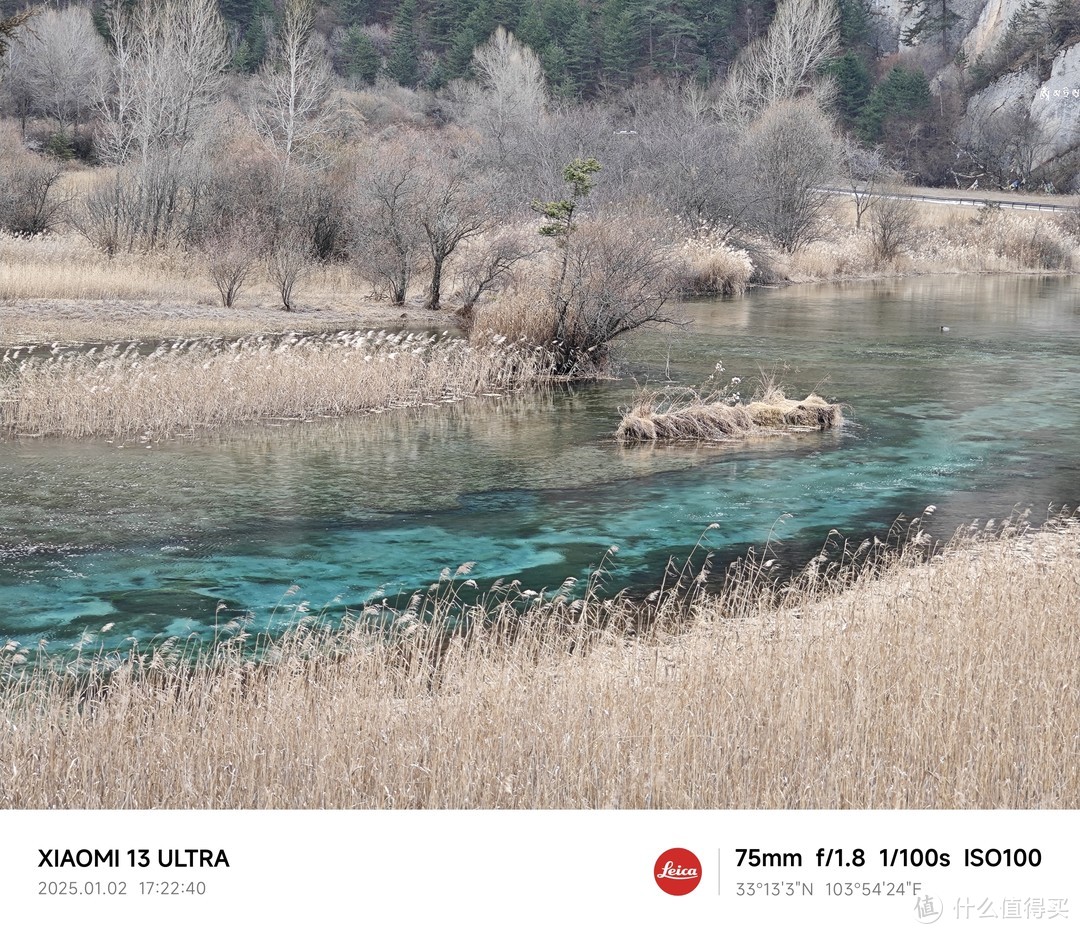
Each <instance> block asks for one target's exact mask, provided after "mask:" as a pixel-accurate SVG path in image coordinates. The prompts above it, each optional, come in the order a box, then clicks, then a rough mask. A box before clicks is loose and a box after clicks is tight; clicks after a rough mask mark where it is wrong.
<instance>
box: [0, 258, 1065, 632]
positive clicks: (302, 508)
mask: <svg viewBox="0 0 1080 934" xmlns="http://www.w3.org/2000/svg"><path fill="white" fill-rule="evenodd" d="M679 313H680V315H681V316H682V317H684V318H685V319H686V320H687V322H688V324H687V326H686V327H685V328H683V329H673V330H669V331H665V332H662V333H653V334H650V335H648V336H644V337H642V338H640V339H638V340H636V341H635V342H633V343H630V344H628V345H625V346H624V347H623V350H622V353H623V356H624V357H625V359H626V361H627V363H626V365H625V372H626V377H625V378H624V379H621V380H617V381H611V382H604V383H601V384H599V385H595V386H589V387H585V388H578V389H574V390H567V391H559V392H554V393H548V394H543V395H538V396H527V397H516V398H505V399H494V400H482V401H478V402H475V403H471V404H468V405H465V406H460V407H455V408H440V409H433V408H427V409H421V410H419V411H414V412H397V413H388V414H386V415H381V416H371V417H366V418H356V419H349V420H320V421H317V422H310V423H293V424H288V425H284V426H276V427H256V428H250V429H246V430H244V431H243V432H240V433H239V434H234V435H232V436H230V437H228V438H223V439H216V440H215V439H204V440H202V441H185V442H176V443H166V444H155V445H153V446H151V447H142V446H139V445H138V444H127V445H120V444H108V443H103V442H100V443H99V442H92V443H87V442H79V443H72V442H65V441H55V440H34V439H24V440H6V441H0V600H2V605H3V606H4V608H5V614H4V617H3V619H2V620H0V638H4V637H8V638H15V639H18V640H20V641H22V642H24V643H25V642H30V641H33V640H36V639H38V638H41V637H45V638H47V639H49V640H50V641H51V642H52V644H53V647H54V648H61V647H63V646H64V645H65V644H69V643H71V642H73V641H75V640H78V639H79V637H80V636H82V634H83V633H84V632H86V631H88V630H89V631H92V632H97V631H99V630H100V628H101V627H102V626H103V625H105V624H107V623H113V624H114V626H113V628H112V629H111V631H110V632H109V635H108V638H107V640H106V641H108V642H110V643H112V644H119V643H120V642H122V640H123V639H125V638H127V637H130V636H134V637H136V638H137V639H139V640H140V641H143V640H147V639H149V638H152V637H154V636H160V635H163V634H165V635H176V636H181V637H183V636H188V635H190V634H192V633H195V634H206V633H208V632H210V631H212V627H213V625H214V623H215V621H217V622H226V621H228V620H230V619H232V618H233V617H235V616H236V615H238V614H242V613H251V614H253V615H254V618H255V624H256V625H272V624H274V623H281V622H284V621H287V620H288V619H289V618H290V617H291V616H292V614H293V610H294V607H295V606H296V605H297V604H299V603H300V602H301V601H305V602H306V603H307V604H308V605H309V606H310V607H311V608H312V609H313V610H319V609H321V608H323V607H330V608H332V609H334V611H335V612H337V611H338V610H340V609H341V608H344V607H356V606H358V605H360V604H362V603H363V602H364V601H366V600H370V599H373V598H379V597H381V596H382V595H383V594H386V595H394V594H396V593H398V592H400V591H402V590H411V589H413V588H416V587H422V586H424V585H426V584H427V583H429V582H431V581H433V580H435V579H437V578H438V576H439V573H440V571H441V569H442V568H444V567H449V568H450V569H451V570H454V569H455V568H457V566H458V565H460V564H463V563H465V562H474V566H473V568H472V570H471V571H470V576H472V577H474V578H475V579H476V580H477V581H478V582H480V583H481V585H483V584H484V582H488V581H492V580H494V579H496V578H499V577H505V578H507V579H514V578H516V579H519V580H520V581H521V582H522V586H524V587H532V588H534V589H537V590H539V589H541V588H543V587H548V588H553V587H557V586H558V585H559V584H561V583H562V581H563V580H564V579H565V578H566V577H569V576H573V577H578V578H582V577H584V576H585V575H586V574H588V572H589V570H590V569H591V568H594V567H595V566H596V565H597V563H598V562H599V561H600V560H601V559H602V558H603V556H604V553H605V551H606V550H607V549H608V547H609V546H611V545H616V546H618V549H619V550H618V553H617V555H616V556H615V559H614V560H615V563H614V566H613V578H612V584H611V586H612V587H619V586H630V587H635V588H641V589H645V588H648V587H650V586H651V585H652V584H654V583H655V582H656V581H657V580H658V579H659V576H660V575H661V573H662V571H663V568H664V565H665V563H666V561H667V559H668V557H669V556H671V555H675V556H683V555H685V554H686V553H688V552H689V551H690V549H691V548H692V547H693V546H694V544H695V542H696V541H697V540H698V538H699V537H700V536H701V535H702V533H703V532H705V530H706V527H707V526H709V525H710V524H711V523H717V524H718V527H717V528H715V529H712V530H710V531H708V533H707V538H706V541H707V544H708V547H709V548H711V549H712V550H713V551H714V552H716V553H717V556H718V562H723V561H726V560H727V559H729V558H731V557H734V556H735V555H737V554H739V553H741V552H743V551H745V550H746V548H747V547H749V546H751V545H756V546H760V545H761V544H762V543H763V542H764V541H765V540H766V539H767V538H769V537H770V536H771V537H772V538H773V540H774V541H776V542H777V547H778V551H779V553H780V554H781V555H782V556H784V557H785V558H786V559H787V560H789V561H791V562H793V563H798V562H800V561H802V560H805V558H806V557H808V556H809V554H810V553H811V551H812V550H815V549H816V548H817V547H818V546H819V545H820V544H821V542H822V541H823V540H824V538H825V537H826V535H827V534H828V533H829V531H830V529H834V528H835V529H838V530H840V531H841V532H842V533H843V534H845V535H847V536H850V537H851V538H853V539H855V540H861V538H863V537H864V536H867V535H871V534H878V535H884V533H885V532H886V530H887V529H888V527H889V525H890V524H891V522H892V520H894V519H895V518H896V517H897V516H898V515H899V514H901V513H904V514H907V515H916V514H918V513H920V512H921V511H922V509H923V508H924V507H925V506H927V505H928V504H934V505H936V506H937V507H938V512H937V514H936V516H935V522H936V527H937V529H938V530H939V531H940V532H942V533H943V534H947V533H948V532H949V531H951V530H952V529H953V528H955V527H956V526H958V525H960V524H963V523H966V522H968V521H970V520H971V519H973V518H976V517H981V518H984V519H985V518H991V517H993V518H1002V517H1005V516H1007V515H1008V514H1009V513H1010V512H1011V511H1012V510H1013V507H1014V506H1020V507H1028V506H1030V507H1031V508H1032V510H1033V514H1034V516H1035V517H1038V516H1039V515H1045V514H1046V511H1047V509H1048V508H1049V507H1050V506H1052V505H1063V504H1076V503H1077V500H1078V494H1080V467H1078V463H1080V284H1078V283H1077V282H1076V281H1075V280H1073V281H1070V280H1061V279H1035V278H1016V277H1005V278H986V277H984V278H974V277H956V278H947V279H946V278H935V279H922V280H914V281H907V282H898V283H886V284H874V285H858V286H846V287H833V286H828V287H814V288H802V287H799V288H788V289H781V290H764V291H760V292H756V293H754V294H752V295H749V296H747V297H745V298H742V299H737V300H728V301H722V302H708V303H695V304H692V305H688V306H685V307H684V308H683V309H681V310H680V312H679ZM943 324H944V325H947V326H948V327H949V329H950V330H949V331H948V332H947V333H944V332H942V331H941V330H940V327H941V325H943ZM718 359H722V360H723V363H724V367H725V370H726V374H725V376H735V375H738V376H741V377H743V378H744V380H745V382H744V386H745V385H748V384H749V382H750V379H751V378H752V377H753V376H755V375H756V373H757V372H758V368H759V367H765V368H766V369H769V370H773V369H776V370H777V372H778V374H779V376H780V379H781V382H782V383H783V385H784V386H785V387H786V388H787V389H788V390H789V394H792V393H796V392H797V393H799V394H803V393H805V392H808V391H810V390H812V389H815V387H816V388H817V389H818V391H819V392H821V393H822V394H823V395H825V396H827V397H830V398H835V399H837V400H839V401H842V402H844V403H846V404H847V405H848V406H850V421H849V424H848V425H847V426H846V427H845V428H844V429H843V430H841V431H838V432H826V433H823V434H812V435H801V436H795V437H785V438H779V439H770V440H767V441H757V442H753V443H737V444H728V445H719V446H699V445H685V446H683V445H679V446H673V447H672V446H668V447H629V446H623V445H618V444H616V443H614V442H613V441H612V440H611V435H612V432H613V431H614V429H615V426H616V424H617V422H618V414H617V410H618V408H619V406H620V405H626V404H627V403H629V401H630V399H631V397H632V395H633V392H634V387H635V381H636V382H644V381H649V382H652V383H662V382H663V381H664V380H665V378H667V377H670V378H671V379H673V380H674V381H676V382H678V383H690V384H696V383H699V382H700V381H701V380H703V379H704V378H705V377H706V376H708V374H709V373H710V372H711V371H712V369H713V366H714V365H715V363H716V361H717V360H718ZM785 516H786V518H782V517H785Z"/></svg>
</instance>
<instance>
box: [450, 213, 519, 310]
mask: <svg viewBox="0 0 1080 934" xmlns="http://www.w3.org/2000/svg"><path fill="white" fill-rule="evenodd" d="M536 253H537V248H536V247H534V246H533V245H532V244H531V243H530V242H529V241H528V239H527V238H526V237H524V236H523V235H522V234H520V233H519V232H517V231H515V230H504V231H502V232H500V233H498V234H496V235H495V236H494V237H492V238H491V239H490V240H488V241H487V242H483V243H479V244H477V245H476V246H475V248H474V249H472V250H470V251H469V252H468V253H467V254H466V256H465V259H464V261H463V262H462V263H461V265H460V266H459V267H458V280H459V282H460V295H461V312H462V314H463V315H464V316H466V317H471V315H472V312H473V309H474V308H475V306H476V303H477V302H478V301H480V297H481V296H482V295H484V294H485V293H487V292H492V291H495V290H496V289H500V288H502V287H503V286H505V285H506V284H507V283H508V282H509V281H510V280H511V277H512V276H513V270H514V267H515V266H516V265H517V264H518V263H519V262H521V260H523V259H526V258H528V257H530V256H534V255H536Z"/></svg>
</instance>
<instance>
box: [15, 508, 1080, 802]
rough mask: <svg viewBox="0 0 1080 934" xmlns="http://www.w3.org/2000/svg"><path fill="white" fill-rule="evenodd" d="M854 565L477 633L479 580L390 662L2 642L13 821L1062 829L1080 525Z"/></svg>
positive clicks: (582, 608) (488, 621) (339, 644)
mask: <svg viewBox="0 0 1080 934" xmlns="http://www.w3.org/2000/svg"><path fill="white" fill-rule="evenodd" d="M915 551H917V549H913V550H909V552H908V554H912V555H914V553H915ZM857 554H864V555H865V554H871V555H873V554H877V557H876V558H872V559H871V561H870V563H869V566H864V573H862V574H861V575H859V576H857V577H856V576H855V575H854V574H853V573H852V570H851V569H852V568H853V567H854V565H853V564H852V563H851V561H852V557H853V556H852V555H851V554H846V557H845V558H844V561H845V562H846V565H845V566H846V567H847V569H848V571H847V573H846V574H845V573H844V572H841V573H840V574H839V576H838V575H837V574H836V573H835V572H834V573H833V574H832V575H825V574H822V573H817V572H818V571H819V570H820V568H821V567H822V566H823V565H825V564H827V563H828V558H827V557H826V552H825V551H823V557H822V558H821V560H820V561H819V562H815V563H814V564H813V565H811V569H810V570H809V571H808V572H807V573H806V574H804V575H803V576H802V577H801V578H799V579H798V580H796V581H795V582H794V583H792V584H790V585H787V586H785V587H777V586H768V585H767V583H766V585H765V586H762V582H763V581H766V580H767V577H768V574H769V569H768V566H769V562H762V561H761V560H758V561H749V562H747V563H744V564H743V565H742V566H741V567H740V568H739V573H737V574H734V575H733V578H732V581H731V582H729V584H728V586H727V588H726V589H725V591H724V592H723V593H722V594H721V595H719V596H717V597H708V598H700V597H699V598H698V599H695V600H694V601H693V602H691V603H690V604H687V603H686V602H684V601H683V600H680V599H677V598H676V599H669V598H668V596H666V595H654V596H653V598H652V599H651V601H646V602H645V603H644V604H638V605H635V604H632V603H630V602H628V601H625V600H622V599H619V598H616V599H614V600H611V601H604V600H603V599H602V597H601V595H600V594H597V593H595V592H593V593H590V594H588V595H587V596H586V597H584V598H583V599H580V600H577V601H574V600H572V599H570V598H569V597H568V596H565V595H564V594H563V593H560V594H557V595H555V596H554V599H550V597H551V595H549V599H547V600H543V601H538V600H537V599H536V595H534V594H532V593H531V592H527V591H526V592H521V591H519V590H517V589H515V588H511V589H509V590H508V591H507V590H505V589H504V590H503V591H502V592H501V593H497V594H493V595H488V596H487V598H486V599H485V600H482V601H481V604H480V606H479V608H476V609H473V610H471V611H469V610H467V609H466V604H464V603H462V601H461V600H460V599H459V595H460V594H461V593H465V592H470V591H471V586H470V582H469V581H466V580H464V576H465V575H466V574H468V573H469V568H468V567H467V566H466V567H463V568H461V569H459V572H460V573H459V575H457V576H455V577H451V576H450V575H447V577H448V579H447V580H444V581H443V582H441V584H440V585H439V590H438V592H437V593H435V594H428V595H426V596H424V597H417V598H415V599H414V600H413V601H412V602H411V603H410V604H409V606H408V608H407V609H405V610H403V611H397V614H396V625H397V629H398V632H399V636H398V637H396V638H389V637H387V636H386V635H385V633H384V632H381V631H380V630H379V628H378V626H376V625H372V624H371V623H370V622H365V620H368V619H369V618H368V617H361V619H359V620H353V621H352V622H351V623H348V624H346V625H345V626H344V628H341V629H339V630H337V631H336V632H330V631H328V630H325V629H323V628H321V627H320V624H319V622H318V621H317V620H315V619H313V618H311V617H306V618H304V619H303V620H300V621H299V622H298V625H297V628H296V629H295V630H294V632H293V634H292V635H290V636H289V637H287V638H284V639H282V640H281V641H279V642H278V643H277V644H276V645H274V646H272V647H270V648H268V649H265V650H264V651H263V653H262V657H261V660H259V661H256V660H255V659H254V658H253V656H252V653H251V652H250V651H249V650H250V646H249V645H248V646H245V642H244V636H243V634H242V633H240V634H236V635H234V636H233V637H232V638H231V639H230V640H229V641H227V642H225V643H224V644H222V645H219V647H218V649H217V650H216V651H215V652H214V654H213V655H212V656H211V657H209V658H206V657H204V658H203V659H202V661H201V663H199V664H197V665H195V666H193V667H192V666H190V665H188V664H186V663H184V662H183V661H180V660H177V658H176V654H177V652H176V648H175V647H171V648H170V647H168V646H166V647H165V648H163V649H161V650H160V651H158V652H144V653H142V654H139V653H138V652H133V653H132V654H131V655H130V656H128V657H125V658H124V659H122V660H117V661H116V662H114V663H108V662H106V661H105V660H104V659H99V660H98V662H97V663H96V665H97V674H96V675H95V674H82V675H74V674H72V673H71V672H72V671H74V670H75V669H76V668H77V667H78V665H77V664H76V665H71V666H70V667H68V668H67V669H65V668H63V667H61V666H53V667H50V666H49V664H48V662H47V659H39V660H38V661H39V664H37V665H35V664H34V658H33V650H31V651H30V652H27V651H26V650H25V649H23V648H22V647H20V646H16V645H14V644H9V645H8V646H7V647H6V648H4V647H0V659H2V661H0V681H2V684H3V688H2V690H0V806H3V807H8V808H54V807H59V808H118V807H123V808H127V807H135V808H149V807H162V808H233V807H244V808H297V807H299V808H343V807H399V808H401V807H434V808H458V807H467V808H478V807H507V808H526V807H532V808H563V807H571V808H579V807H589V808H592V807H617V808H669V807H670V808H762V807H764V808H791V807H797V808H841V807H843V808H847V807H853V808H864V807H866V808H884V807H888V808H894V807H899V808H925V807H931V808H1075V807H1076V806H1077V805H1078V803H1080V772H1078V771H1077V770H1076V768H1075V763H1076V760H1077V754H1078V753H1080V685H1078V684H1077V679H1076V671H1077V667H1078V665H1080V629H1078V627H1077V626H1076V620H1077V618H1080V530H1078V528H1077V527H1076V525H1075V524H1074V523H1069V522H1064V523H1061V524H1059V525H1058V526H1057V527H1056V528H1054V529H1053V530H1052V531H1046V532H1043V533H1040V534H1038V535H1034V536H1023V537H1017V536H1015V535H1014V534H1012V533H1011V532H1010V533H1009V534H1006V535H1002V536H998V537H994V538H989V537H985V536H984V537H982V538H980V539H978V540H977V541H974V542H973V541H972V540H970V539H965V540H963V541H960V542H957V543H954V544H953V545H952V546H950V547H949V548H948V549H947V550H945V551H944V553H942V554H940V555H938V556H937V557H935V558H934V559H933V560H931V561H929V562H924V561H921V560H919V559H917V558H916V557H914V556H913V557H907V558H899V559H898V558H896V557H895V556H893V557H891V558H887V557H884V554H883V552H881V550H880V549H878V548H877V546H875V545H871V544H870V543H864V545H863V546H861V547H860V549H858V551H857ZM853 578H854V579H853ZM828 580H831V581H833V583H831V584H830V583H826V581H828ZM837 580H841V581H846V587H844V588H840V587H839V586H838V585H837V584H836V583H835V582H836V581H837ZM643 607H651V608H653V609H652V612H651V613H649V612H645V610H643ZM463 613H471V616H470V617H469V618H470V620H471V623H472V625H471V628H470V629H468V631H467V634H464V633H459V634H458V635H456V636H450V635H448V634H447V629H446V626H445V624H446V621H447V620H448V619H449V618H460V617H461V615H462V614H463ZM385 615H386V611H385V610H383V611H375V612H374V615H373V616H372V617H370V620H380V617H381V616H385ZM381 621H382V622H383V623H386V622H388V620H385V619H382V620H381ZM88 638H89V639H90V640H91V641H90V647H92V639H93V635H91V636H90V637H88ZM90 647H87V648H86V649H84V652H89V651H90ZM84 667H85V660H84Z"/></svg>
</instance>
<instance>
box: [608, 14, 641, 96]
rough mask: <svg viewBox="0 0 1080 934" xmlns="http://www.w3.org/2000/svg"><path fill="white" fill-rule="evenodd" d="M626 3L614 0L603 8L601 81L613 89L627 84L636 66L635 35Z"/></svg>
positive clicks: (637, 46) (635, 31)
mask: <svg viewBox="0 0 1080 934" xmlns="http://www.w3.org/2000/svg"><path fill="white" fill-rule="evenodd" d="M627 6H628V4H626V3H621V2H618V0H616V2H614V3H609V4H607V5H606V6H605V7H604V13H603V16H602V18H601V21H602V23H603V29H604V51H603V63H604V80H605V81H606V82H607V83H608V84H611V85H614V86H616V87H624V86H625V85H627V84H628V83H629V82H630V79H631V77H632V76H633V73H634V67H635V65H636V64H637V54H638V48H639V45H638V36H637V29H636V27H635V23H634V17H633V14H632V13H631V11H630V10H629V9H627Z"/></svg>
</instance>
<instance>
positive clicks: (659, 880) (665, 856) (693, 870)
mask: <svg viewBox="0 0 1080 934" xmlns="http://www.w3.org/2000/svg"><path fill="white" fill-rule="evenodd" d="M653 878H654V879H655V880H656V884H657V885H658V886H660V888H662V889H663V890H664V891H665V892H667V893H668V895H687V894H689V893H690V892H693V891H694V889H696V888H697V886H698V883H699V882H700V881H701V860H700V859H698V858H697V857H696V856H695V855H694V854H693V853H691V852H690V851H689V850H684V849H683V848H682V847H678V846H677V847H675V848H674V849H670V850H665V851H664V852H663V853H661V854H660V857H659V859H657V861H656V865H655V866H653Z"/></svg>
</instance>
